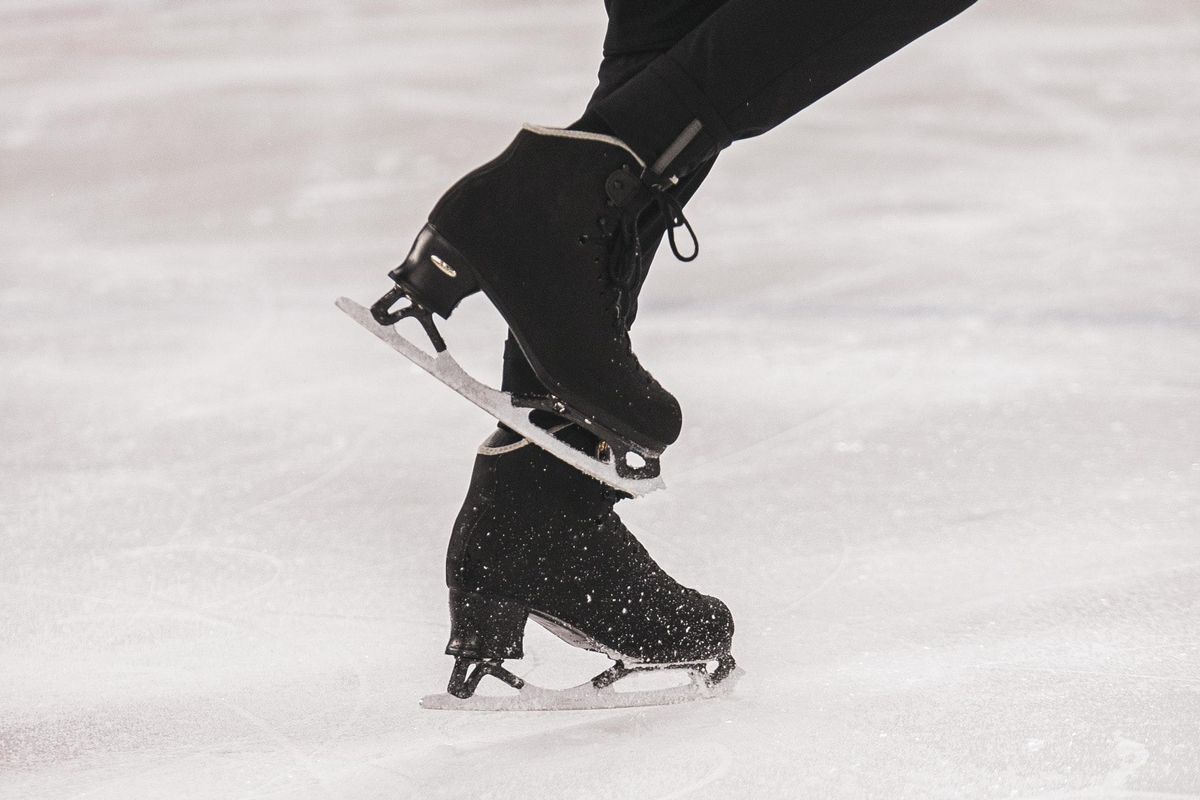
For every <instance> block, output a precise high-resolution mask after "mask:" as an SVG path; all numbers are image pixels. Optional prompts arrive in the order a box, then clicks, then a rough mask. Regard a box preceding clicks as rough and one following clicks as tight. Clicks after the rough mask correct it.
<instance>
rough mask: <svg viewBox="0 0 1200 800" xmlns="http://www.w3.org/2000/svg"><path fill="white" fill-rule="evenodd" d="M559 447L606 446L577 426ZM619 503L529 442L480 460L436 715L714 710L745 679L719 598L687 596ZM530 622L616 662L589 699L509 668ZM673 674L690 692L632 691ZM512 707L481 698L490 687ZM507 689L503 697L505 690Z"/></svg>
mask: <svg viewBox="0 0 1200 800" xmlns="http://www.w3.org/2000/svg"><path fill="white" fill-rule="evenodd" d="M556 435H557V437H558V438H559V439H560V440H561V441H562V442H563V443H564V444H566V445H567V446H570V447H574V448H580V449H587V448H590V447H595V446H596V439H595V437H594V436H592V435H591V434H589V433H588V432H586V431H583V430H581V429H579V428H578V427H576V426H573V425H565V426H562V429H561V430H559V431H557V432H556ZM618 499H620V497H619V495H618V494H617V493H616V492H613V491H612V490H611V489H609V488H607V487H605V486H604V485H602V484H601V483H599V482H597V481H595V480H594V479H592V478H590V477H588V476H586V475H583V474H581V473H579V472H577V471H576V470H573V469H571V468H570V467H568V466H567V465H564V464H562V463H561V462H559V461H557V460H556V459H554V458H553V457H551V456H550V455H549V454H548V453H546V452H544V451H543V450H541V449H539V448H536V447H532V446H530V443H529V442H528V441H526V440H525V439H523V438H521V437H520V436H518V435H516V434H514V433H512V432H510V431H505V430H503V429H502V430H499V431H497V432H496V433H495V434H494V435H493V436H492V438H491V439H489V440H488V442H487V443H485V445H484V446H483V447H481V448H480V454H479V456H478V457H477V459H476V464H475V471H474V474H473V475H472V479H471V487H470V490H469V492H468V495H467V498H466V500H465V502H464V503H463V507H462V510H461V511H460V512H459V515H458V519H457V521H456V522H455V526H454V531H453V534H452V536H451V540H450V546H449V548H448V552H447V557H446V582H447V584H448V585H449V587H450V621H451V633H450V641H449V644H448V645H447V647H446V653H447V655H450V656H453V657H454V659H455V662H454V667H453V669H452V670H451V676H450V681H449V684H448V686H447V692H446V693H445V694H441V695H431V696H429V697H426V698H425V699H424V700H422V705H423V706H425V707H426V708H439V709H479V710H487V709H492V710H499V709H527V710H554V709H580V708H616V707H622V706H640V705H661V704H667V703H679V702H686V701H691V700H701V699H708V698H713V697H717V696H719V695H721V694H724V693H726V692H727V691H729V689H730V688H732V686H733V684H734V683H735V682H736V679H737V677H738V676H739V675H740V670H738V669H737V667H736V663H735V661H734V659H733V656H732V655H731V654H730V645H731V642H732V638H733V619H732V617H731V615H730V613H729V609H728V608H727V607H726V606H725V604H724V603H722V602H721V601H720V600H718V599H716V598H715V597H710V596H707V595H703V594H701V593H699V592H697V591H695V590H694V589H689V588H686V587H684V586H681V585H680V584H679V583H677V582H676V581H675V580H674V579H672V578H671V577H670V575H668V574H667V573H666V572H665V571H664V570H663V569H662V568H661V567H659V566H658V564H656V563H655V562H654V560H653V559H652V558H651V557H650V555H649V553H647V552H646V550H645V548H643V547H642V546H641V544H640V543H638V541H637V539H636V538H634V536H633V534H631V533H630V532H629V531H628V530H627V529H626V528H625V526H624V525H623V524H622V523H621V520H620V518H619V517H618V516H617V515H616V513H615V511H614V508H613V507H614V505H615V504H616V502H617V500H618ZM527 619H533V620H534V621H535V622H538V623H539V624H541V625H542V626H543V627H545V628H547V629H548V630H550V631H551V632H552V633H554V634H556V635H557V636H558V637H559V638H561V639H562V640H563V641H565V642H567V643H568V644H571V645H573V646H575V647H581V648H584V649H587V650H593V651H596V652H599V653H603V654H605V655H607V656H609V657H610V658H612V659H613V661H614V664H613V666H612V667H610V668H609V669H607V670H605V671H604V672H602V673H600V674H599V675H597V676H595V677H594V678H593V679H592V680H591V681H588V682H586V683H584V684H581V685H579V686H576V687H573V688H570V689H563V690H552V689H546V688H542V687H536V686H532V685H530V684H528V683H526V682H525V681H524V679H522V678H520V677H518V676H517V675H516V674H515V673H514V672H512V671H510V670H509V668H508V667H506V666H505V663H504V662H505V661H506V660H507V659H519V658H521V657H522V655H523V650H522V644H523V636H524V629H525V622H526V620H527ZM663 670H676V671H681V672H683V673H685V674H686V677H687V683H686V685H683V686H675V687H672V688H667V689H649V690H644V691H625V683H624V682H625V681H626V679H627V678H629V677H630V676H631V675H636V674H639V673H645V672H660V671H663ZM489 679H490V680H492V681H498V682H499V683H501V684H508V685H509V686H510V687H512V689H513V690H515V691H510V692H508V693H507V694H506V695H503V696H496V695H494V694H492V695H477V694H476V693H475V691H476V689H477V687H478V686H479V684H480V682H481V681H483V680H489ZM497 685H498V684H497Z"/></svg>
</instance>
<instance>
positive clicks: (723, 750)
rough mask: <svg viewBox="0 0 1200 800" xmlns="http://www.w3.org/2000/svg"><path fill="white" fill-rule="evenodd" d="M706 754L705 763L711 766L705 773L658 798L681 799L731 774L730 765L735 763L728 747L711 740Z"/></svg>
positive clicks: (706, 748) (706, 747)
mask: <svg viewBox="0 0 1200 800" xmlns="http://www.w3.org/2000/svg"><path fill="white" fill-rule="evenodd" d="M704 755H705V758H704V761H705V763H707V764H709V765H710V766H709V768H708V769H707V770H706V771H705V772H704V774H703V775H701V776H700V777H698V778H696V780H694V781H691V782H690V783H687V784H685V785H684V786H682V787H680V788H679V789H676V790H675V791H673V792H671V793H669V794H664V795H659V796H658V797H657V798H656V800H680V798H683V797H687V796H689V795H692V794H695V793H696V792H699V791H701V790H702V789H706V788H707V787H709V786H711V785H712V784H714V783H716V782H717V781H719V780H721V779H722V778H724V777H725V776H726V775H728V774H729V767H730V765H731V764H732V763H733V755H732V753H730V751H729V748H728V747H726V746H725V745H721V744H717V743H715V742H710V743H709V744H708V745H707V746H705V748H704Z"/></svg>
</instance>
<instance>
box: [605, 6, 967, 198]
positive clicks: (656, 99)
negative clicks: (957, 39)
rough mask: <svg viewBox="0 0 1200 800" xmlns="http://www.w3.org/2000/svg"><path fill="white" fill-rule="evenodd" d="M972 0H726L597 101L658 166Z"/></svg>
mask: <svg viewBox="0 0 1200 800" xmlns="http://www.w3.org/2000/svg"><path fill="white" fill-rule="evenodd" d="M973 2H974V0H908V1H907V2H896V0H728V2H726V3H724V4H723V5H721V6H720V7H719V8H717V9H716V10H715V11H713V12H712V13H711V14H710V15H709V16H708V17H707V18H706V19H705V20H704V21H703V22H702V23H700V24H699V25H698V26H697V27H696V28H695V29H694V30H692V31H691V32H690V33H688V34H687V35H686V36H685V37H684V38H683V39H681V40H680V41H679V42H678V43H676V44H675V45H674V46H673V47H672V48H671V49H670V50H669V51H667V52H666V53H664V54H663V55H662V56H660V57H659V58H657V59H655V60H654V62H653V63H651V64H649V65H648V66H647V67H646V68H645V69H644V70H642V71H641V72H640V73H638V74H637V75H636V76H635V77H634V78H632V79H630V80H629V81H628V82H627V83H626V84H624V85H623V86H622V87H621V88H620V89H618V90H617V91H615V92H613V93H611V94H610V95H608V96H607V97H606V98H604V99H603V100H601V101H600V102H598V103H597V104H596V106H595V108H594V111H595V113H596V114H598V115H599V116H600V117H601V118H602V119H603V120H604V121H605V123H607V126H608V127H609V128H610V129H611V130H612V131H613V132H614V133H615V134H616V135H617V136H618V137H619V138H621V139H622V140H623V141H625V142H626V143H627V144H629V145H630V146H631V147H633V149H634V150H635V151H636V152H638V153H641V154H643V155H644V156H647V157H648V158H649V159H650V161H651V163H652V164H653V166H655V167H657V168H658V170H659V171H660V172H661V173H662V174H664V175H685V174H687V172H688V171H689V170H691V169H694V168H695V167H696V166H697V165H699V164H701V163H704V162H705V161H707V160H708V159H710V158H711V157H712V155H713V154H715V153H717V152H719V151H720V150H722V149H723V148H725V147H727V146H729V144H730V143H731V142H733V141H735V140H737V139H744V138H748V137H751V136H756V135H758V134H760V133H764V132H765V131H767V130H770V129H771V128H773V127H775V126H776V125H778V124H779V123H780V122H783V121H784V120H786V119H787V118H789V117H791V116H792V115H793V114H795V113H796V112H798V111H800V110H801V109H803V108H805V107H806V106H808V105H810V104H812V103H814V102H816V101H817V100H819V99H820V98H822V97H824V96H825V95H827V94H829V93H830V92H832V91H833V90H834V89H836V88H837V87H839V86H841V85H842V84H844V83H846V82H847V81H849V80H850V79H851V78H853V77H854V76H856V75H858V74H860V73H862V72H863V71H865V70H866V69H868V68H869V67H871V66H872V65H874V64H876V63H878V62H879V61H881V60H883V59H884V58H886V57H887V56H889V55H891V54H892V53H895V52H896V51H897V50H900V49H901V48H903V47H904V46H905V45H907V44H909V43H910V42H912V41H914V40H915V39H917V38H919V37H920V36H922V35H923V34H925V33H927V32H929V31H930V30H933V29H934V28H936V27H937V26H939V25H941V24H942V23H943V22H945V21H947V20H949V19H950V18H952V17H954V16H955V15H957V14H958V13H960V12H961V11H963V10H964V9H966V8H967V7H969V6H970V5H972V4H973Z"/></svg>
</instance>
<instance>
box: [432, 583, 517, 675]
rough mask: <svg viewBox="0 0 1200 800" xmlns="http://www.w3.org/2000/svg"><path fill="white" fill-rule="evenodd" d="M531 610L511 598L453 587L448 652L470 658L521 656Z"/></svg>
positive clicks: (450, 654) (451, 591)
mask: <svg viewBox="0 0 1200 800" xmlns="http://www.w3.org/2000/svg"><path fill="white" fill-rule="evenodd" d="M528 617H529V609H528V608H526V607H525V606H523V605H521V604H520V603H514V602H512V601H511V600H501V599H500V598H498V597H488V596H487V595H482V594H479V593H478V592H468V591H464V590H462V589H451V590H450V642H449V643H448V644H447V645H446V655H448V656H463V657H466V658H469V659H504V658H521V656H522V655H524V653H523V652H522V650H521V645H522V643H523V642H524V639H525V620H526V619H527V618H528Z"/></svg>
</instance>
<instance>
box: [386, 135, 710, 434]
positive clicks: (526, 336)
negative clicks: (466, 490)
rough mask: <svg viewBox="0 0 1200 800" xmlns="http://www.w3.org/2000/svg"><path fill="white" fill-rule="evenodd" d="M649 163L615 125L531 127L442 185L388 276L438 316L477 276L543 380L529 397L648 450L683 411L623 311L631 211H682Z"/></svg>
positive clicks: (631, 282) (637, 270)
mask: <svg viewBox="0 0 1200 800" xmlns="http://www.w3.org/2000/svg"><path fill="white" fill-rule="evenodd" d="M646 176H647V172H646V169H645V165H644V163H643V162H642V161H641V159H639V158H638V156H637V155H636V154H635V153H633V152H632V151H631V150H629V149H628V148H626V147H625V146H624V145H623V144H622V143H621V142H620V141H618V140H617V139H614V138H612V137H609V136H604V135H601V134H592V133H587V132H581V131H570V130H558V129H548V128H533V127H527V128H525V129H524V130H522V131H521V133H520V134H518V136H517V138H516V139H515V140H514V141H513V143H512V144H511V145H510V146H509V148H508V149H507V150H505V151H504V153H502V154H501V155H500V156H499V157H498V158H496V159H495V160H493V161H491V162H490V163H488V164H486V165H484V166H482V167H480V168H479V169H477V170H475V171H474V172H471V173H470V174H468V175H467V176H466V177H464V178H463V179H462V180H460V181H459V182H458V183H457V184H455V185H454V186H453V187H452V188H451V189H450V190H449V191H448V192H447V193H446V194H445V195H444V196H443V197H442V199H441V200H440V201H439V202H438V204H437V205H436V207H435V208H434V209H433V212H432V213H431V214H430V218H429V224H428V225H427V226H426V227H425V229H424V230H423V231H422V232H421V234H420V236H418V237H417V241H416V243H415V244H414V246H413V249H412V251H411V252H410V254H409V256H408V258H407V259H406V261H405V263H404V264H402V265H401V266H400V267H398V268H397V269H395V270H393V272H392V273H391V277H392V278H393V280H394V281H395V282H396V284H397V287H398V288H399V289H400V290H402V293H403V295H406V296H408V297H409V298H411V299H412V300H413V301H414V303H415V304H417V305H419V306H420V307H421V309H423V310H424V311H425V312H434V313H437V314H439V315H441V316H443V317H447V316H449V314H450V313H451V311H452V310H453V309H454V307H455V306H456V305H457V304H458V302H459V301H461V300H462V299H463V298H464V297H466V296H468V295H469V294H471V293H473V292H475V291H477V290H479V289H482V290H483V292H484V293H485V294H486V295H487V297H488V299H489V300H490V301H491V302H492V303H493V304H494V305H495V306H496V308H497V309H498V310H499V311H500V313H501V314H502V315H503V317H504V319H505V321H506V322H507V323H508V326H509V329H510V331H511V332H512V335H513V337H514V338H515V340H516V342H517V343H518V345H519V347H520V350H521V352H522V354H523V355H524V356H525V358H526V359H527V360H528V362H529V365H530V366H531V367H532V369H533V372H534V373H535V374H536V376H537V378H538V381H539V382H540V384H541V385H542V386H544V387H545V390H546V391H547V392H549V395H550V399H549V401H548V402H544V403H542V404H541V405H540V406H539V405H537V404H535V407H543V408H545V409H546V410H552V411H557V412H558V413H561V414H562V415H563V416H565V417H567V418H569V419H571V420H572V421H574V422H576V423H578V424H579V425H581V426H582V427H584V428H586V429H588V430H590V431H592V432H593V433H594V434H596V435H597V436H599V437H600V438H602V439H604V440H606V441H608V442H610V443H612V444H618V443H619V444H621V445H627V446H628V447H627V449H632V450H633V451H634V452H637V453H639V454H641V455H642V456H643V457H644V458H654V457H657V456H658V455H659V454H660V453H661V452H662V450H663V449H664V448H665V447H666V446H667V445H669V444H670V443H672V442H673V441H675V439H676V438H677V437H678V435H679V430H680V426H681V422H682V415H681V412H680V409H679V404H678V403H677V402H676V401H675V398H674V397H672V396H671V395H670V394H669V393H668V392H667V391H666V390H665V389H664V388H663V387H662V386H661V385H659V383H658V382H657V381H656V380H654V378H653V377H652V376H651V375H650V373H649V372H647V371H646V370H645V369H644V368H643V367H642V366H641V364H640V363H639V362H638V359H637V357H636V356H635V355H634V354H633V350H632V345H631V343H630V339H629V333H628V330H627V328H626V324H625V323H626V321H627V318H628V316H629V311H630V308H631V306H632V303H633V297H632V295H633V293H634V290H635V289H636V284H637V282H638V281H639V280H640V278H641V277H642V276H641V273H642V270H641V260H642V253H641V243H640V242H639V239H638V220H639V218H640V217H641V216H642V215H643V213H644V212H646V211H647V209H649V208H651V207H653V206H655V204H657V206H658V208H659V210H660V212H661V213H663V215H664V217H665V218H667V219H669V220H670V222H671V228H672V230H673V228H674V227H677V226H679V225H685V224H686V221H685V220H683V219H682V211H681V210H680V208H679V206H678V203H677V202H676V201H675V200H674V199H673V198H671V197H670V195H668V194H667V193H666V192H665V191H664V187H663V186H661V185H658V184H656V183H655V182H654V180H653V176H650V177H646ZM644 178H645V179H644ZM689 230H690V229H689ZM676 253H677V254H678V251H677V250H676ZM681 258H685V260H686V259H687V258H690V256H687V257H685V256H681ZM374 310H375V311H376V312H377V313H376V316H377V319H380V321H381V322H384V321H386V320H387V319H390V318H388V317H386V315H383V314H382V310H381V308H380V307H379V305H378V304H377V307H376V309H374ZM381 317H384V318H381ZM391 321H394V320H391ZM428 324H429V326H431V325H432V323H431V322H429V323H428ZM427 329H428V328H427ZM436 344H438V341H437V340H436V339H435V345H436Z"/></svg>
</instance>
